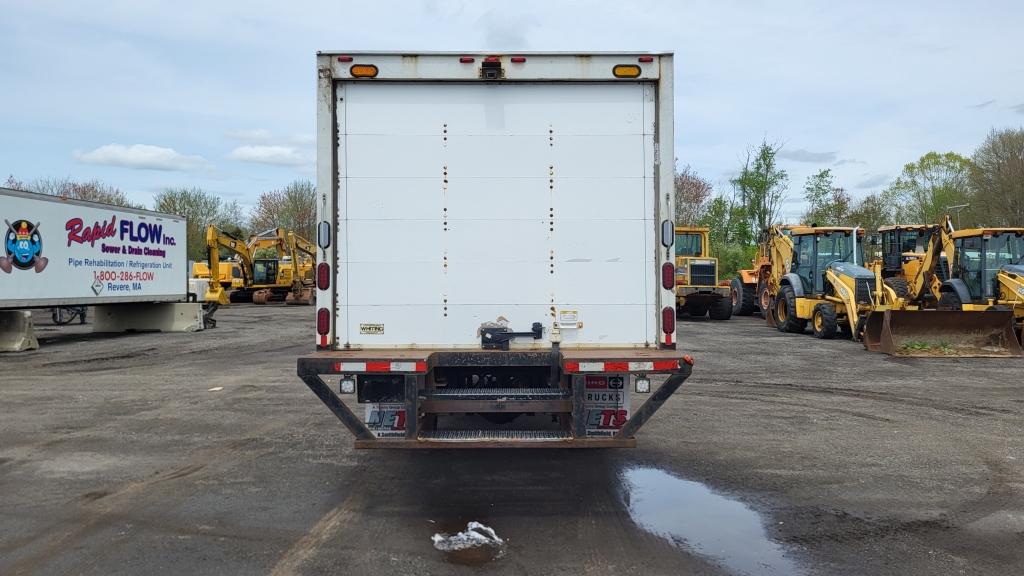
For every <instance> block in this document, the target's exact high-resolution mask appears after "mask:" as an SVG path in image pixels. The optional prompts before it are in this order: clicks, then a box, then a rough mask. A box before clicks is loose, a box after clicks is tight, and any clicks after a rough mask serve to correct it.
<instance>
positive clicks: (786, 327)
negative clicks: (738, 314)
mask: <svg viewBox="0 0 1024 576" xmlns="http://www.w3.org/2000/svg"><path fill="white" fill-rule="evenodd" d="M788 231H789V238H790V240H791V241H792V245H793V252H792V259H791V261H790V263H789V268H788V272H782V269H783V268H781V267H784V266H785V262H782V261H779V260H778V259H777V258H773V259H772V261H771V265H772V269H773V272H772V275H773V276H774V277H778V278H779V280H778V290H777V291H776V292H775V293H773V294H772V293H770V288H769V296H770V300H771V303H770V307H769V308H768V311H767V314H766V319H767V321H768V324H769V325H772V326H775V327H776V328H778V329H779V331H781V332H796V333H803V332H804V331H805V330H806V328H807V324H808V323H810V324H811V328H812V331H813V333H814V336H815V337H816V338H824V339H830V338H834V337H835V336H836V334H837V333H838V332H840V331H841V332H842V334H843V335H844V336H846V337H847V338H850V337H854V336H855V335H857V334H858V333H859V332H858V331H859V329H860V322H861V318H862V317H863V316H864V315H865V314H867V312H868V311H870V310H871V308H872V288H873V285H874V283H875V275H876V273H875V272H873V271H872V270H869V269H867V268H865V267H864V265H863V264H864V243H863V236H864V230H863V229H861V228H844V227H833V226H793V227H790V228H789V230H788Z"/></svg>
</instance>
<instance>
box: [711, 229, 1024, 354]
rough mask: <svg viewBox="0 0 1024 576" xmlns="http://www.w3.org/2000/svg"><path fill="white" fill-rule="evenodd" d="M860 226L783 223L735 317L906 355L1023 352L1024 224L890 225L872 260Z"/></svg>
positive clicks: (743, 284) (740, 280) (768, 240)
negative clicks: (966, 227) (866, 254)
mask: <svg viewBox="0 0 1024 576" xmlns="http://www.w3.org/2000/svg"><path fill="white" fill-rule="evenodd" d="M864 239H865V233H864V230H863V229H861V228H850V227H823V226H793V225H779V226H775V227H772V228H771V229H769V230H767V231H765V232H764V234H763V235H762V237H761V238H760V242H759V246H758V252H757V256H756V257H755V258H754V260H753V267H752V268H751V269H748V270H741V271H740V272H739V274H738V275H737V277H736V278H735V279H733V281H732V283H731V286H730V302H731V304H732V308H733V310H732V311H733V314H736V315H751V314H754V313H755V312H760V313H761V314H763V315H764V317H765V319H766V321H767V322H768V324H769V325H771V326H774V327H776V328H778V329H779V330H780V331H783V332H795V333H802V332H805V331H806V328H807V326H808V324H810V327H811V329H812V332H813V334H814V336H816V337H818V338H834V337H835V336H836V335H837V334H839V333H841V334H842V335H843V336H844V337H847V338H853V339H856V340H861V341H862V342H863V343H864V346H865V347H866V348H867V349H869V350H874V351H879V352H884V353H887V354H894V355H901V356H950V355H952V356H978V357H990V356H991V357H999V356H1020V355H1022V350H1021V346H1020V336H1021V328H1022V320H1024V265H1022V264H1021V262H1022V259H1024V229H1020V228H975V229H969V230H954V229H953V226H952V223H951V222H950V220H949V218H948V217H947V218H946V219H945V221H944V222H942V223H940V224H935V225H900V226H887V227H883V228H881V229H880V230H879V235H878V237H876V238H873V239H872V240H873V242H872V245H879V244H880V246H881V249H882V257H881V259H878V260H874V261H872V262H867V261H866V260H865V258H864Z"/></svg>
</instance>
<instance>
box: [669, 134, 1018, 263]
mask: <svg viewBox="0 0 1024 576" xmlns="http://www.w3.org/2000/svg"><path fill="white" fill-rule="evenodd" d="M781 148H782V146H781V145H780V144H777V143H769V142H768V141H767V140H765V141H762V142H761V144H760V145H758V146H756V147H752V148H751V149H750V150H749V151H748V153H747V155H746V159H745V161H744V163H743V165H742V166H741V168H740V171H739V173H738V175H737V176H736V177H735V178H732V179H731V180H730V181H729V183H730V185H731V190H729V191H728V192H718V193H716V192H715V190H714V188H713V186H712V185H711V183H710V182H709V181H707V180H706V179H704V178H702V177H700V176H699V175H698V174H696V173H695V172H694V171H693V170H692V169H691V168H690V167H689V166H684V167H683V168H682V169H681V170H679V171H678V172H677V174H676V179H675V200H676V214H675V217H676V223H677V224H678V225H682V226H707V227H708V228H710V230H711V232H710V235H711V251H712V255H713V256H715V257H717V258H718V259H719V269H720V275H721V276H722V277H726V278H727V277H729V276H731V275H733V274H734V273H735V272H736V270H738V269H741V268H745V267H748V266H749V265H750V260H751V259H752V258H753V256H754V254H755V253H756V251H757V235H758V234H759V233H760V232H761V231H763V230H765V229H767V228H768V227H769V226H771V225H772V224H776V223H779V216H780V212H781V207H782V203H783V201H785V200H786V199H787V195H788V186H789V175H788V174H787V173H786V171H785V170H784V169H782V168H780V167H779V165H778V163H777V162H776V158H777V155H778V152H779V151H780V150H781ZM803 199H804V202H805V203H806V208H805V210H804V212H803V213H802V215H801V217H800V222H799V223H803V224H817V225H819V226H860V227H862V228H864V229H865V230H867V231H868V232H869V233H870V232H874V231H876V230H877V229H878V228H879V227H880V226H883V225H886V224H897V223H898V224H931V223H936V222H939V220H940V219H941V218H942V217H943V216H944V215H945V214H949V215H951V216H952V217H953V221H954V224H956V226H957V227H958V228H971V227H977V226H993V227H995V226H1007V227H1024V129H1004V130H992V131H991V132H990V133H989V134H988V136H987V137H986V138H985V140H984V142H982V143H981V145H979V146H978V148H977V149H976V150H975V151H974V153H973V154H972V155H971V156H970V157H966V156H962V155H960V154H957V153H955V152H944V153H940V152H928V153H927V154H925V155H923V156H921V157H920V158H919V159H917V160H916V161H914V162H911V163H908V164H906V165H905V166H904V167H903V170H902V171H901V172H900V174H899V175H898V176H897V177H896V178H894V179H893V180H892V181H891V182H890V183H889V184H888V185H887V186H886V187H885V188H884V189H882V190H881V191H880V192H876V193H872V194H868V195H867V196H865V197H863V198H860V199H854V198H852V197H851V196H850V194H849V193H848V192H847V191H846V189H845V188H844V187H842V186H840V185H838V184H837V182H836V179H835V175H834V174H833V173H832V171H831V169H824V170H820V171H819V172H817V173H816V174H813V175H811V176H810V177H808V178H807V181H806V182H805V183H804V186H803Z"/></svg>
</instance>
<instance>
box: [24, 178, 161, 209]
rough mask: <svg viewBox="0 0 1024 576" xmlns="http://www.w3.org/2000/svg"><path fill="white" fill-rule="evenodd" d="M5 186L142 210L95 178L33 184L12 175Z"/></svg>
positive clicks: (45, 181) (40, 179)
mask: <svg viewBox="0 0 1024 576" xmlns="http://www.w3.org/2000/svg"><path fill="white" fill-rule="evenodd" d="M5 185H6V186H7V187H8V188H16V189H18V190H25V191H28V192H35V193H37V194H49V195H51V196H63V197H65V198H74V199H76V200H87V201H89V202H100V203H103V204H113V205H115V206H129V207H132V208H141V206H139V205H138V204H135V203H134V202H132V201H130V200H128V196H127V195H126V194H125V193H124V192H122V191H121V190H120V189H119V188H117V187H116V186H110V185H108V184H104V183H103V182H100V181H99V180H96V179H95V178H94V179H92V180H87V181H85V182H76V181H74V180H72V179H71V178H68V177H66V176H65V177H63V178H36V179H35V180H33V181H31V182H23V181H21V180H18V179H16V178H15V177H14V175H11V176H8V177H7V182H6V183H5Z"/></svg>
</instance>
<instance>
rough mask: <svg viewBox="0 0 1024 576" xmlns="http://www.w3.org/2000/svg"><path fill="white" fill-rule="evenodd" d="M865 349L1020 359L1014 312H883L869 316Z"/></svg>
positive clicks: (1023, 352)
mask: <svg viewBox="0 0 1024 576" xmlns="http://www.w3.org/2000/svg"><path fill="white" fill-rule="evenodd" d="M865 322H866V323H865V324H864V347H865V348H867V349H868V350H872V351H875V352H883V353H885V354H891V355H893V356H921V357H932V358H934V357H943V356H956V357H972V358H994V357H1008V356H1021V355H1024V351H1022V350H1021V347H1020V343H1019V342H1017V336H1016V334H1015V333H1014V330H1013V312H1012V311H1001V310H1000V311H996V310H987V311H984V312H965V311H962V310H884V311H875V312H872V313H871V314H869V315H868V317H867V320H866V321H865Z"/></svg>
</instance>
